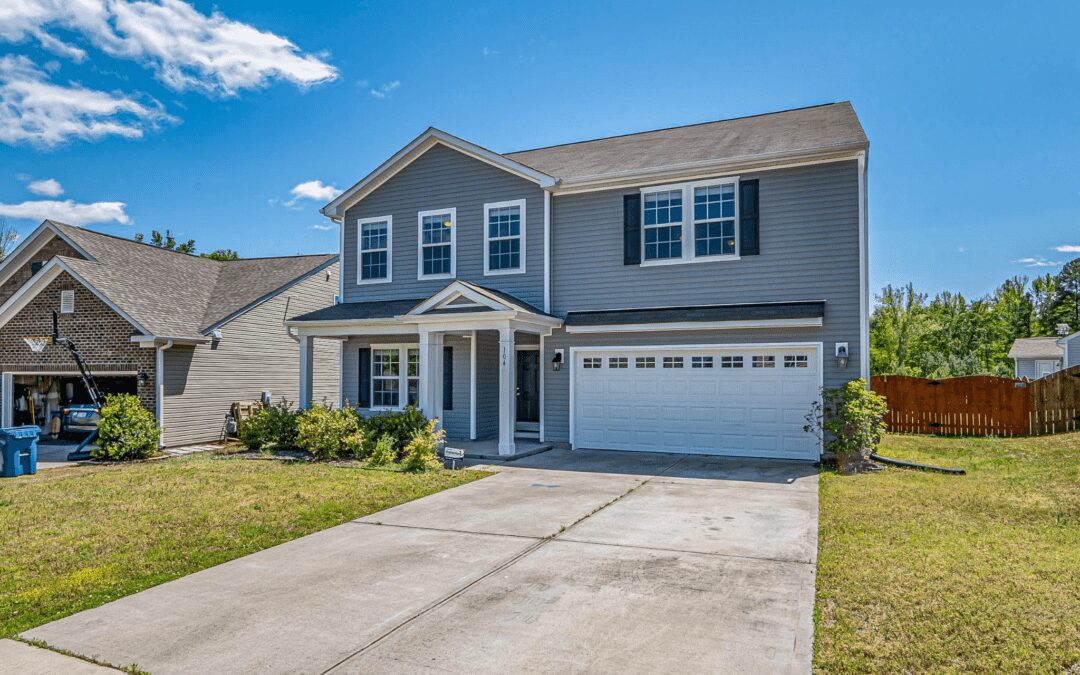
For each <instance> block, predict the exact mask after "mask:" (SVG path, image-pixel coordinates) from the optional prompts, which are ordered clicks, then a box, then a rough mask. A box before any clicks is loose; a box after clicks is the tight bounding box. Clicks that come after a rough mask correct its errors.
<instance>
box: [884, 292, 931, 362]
mask: <svg viewBox="0 0 1080 675" xmlns="http://www.w3.org/2000/svg"><path fill="white" fill-rule="evenodd" d="M925 304H926V294H925V293H917V292H916V291H915V287H914V286H913V285H912V284H910V283H909V284H908V285H906V286H901V287H900V288H894V287H893V286H891V285H889V286H886V287H885V288H883V289H881V295H879V296H878V303H877V306H876V307H874V312H873V315H872V316H871V317H870V370H871V372H873V373H879V374H880V373H892V374H909V375H912V374H916V373H914V372H911V371H912V365H913V364H914V363H915V361H914V360H913V358H912V357H913V356H914V355H913V354H912V346H913V344H915V343H916V342H917V341H918V340H919V339H920V338H921V337H922V335H923V334H924V333H925V332H926V330H927V329H928V327H929V326H928V323H927V316H926V306H925Z"/></svg>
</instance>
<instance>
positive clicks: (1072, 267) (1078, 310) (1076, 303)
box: [1051, 258, 1080, 330]
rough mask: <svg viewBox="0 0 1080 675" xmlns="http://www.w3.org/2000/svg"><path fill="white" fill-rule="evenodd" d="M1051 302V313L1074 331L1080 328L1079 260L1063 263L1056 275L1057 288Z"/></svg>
mask: <svg viewBox="0 0 1080 675" xmlns="http://www.w3.org/2000/svg"><path fill="white" fill-rule="evenodd" d="M1055 290H1056V292H1055V293H1054V299H1053V301H1052V302H1051V307H1052V308H1053V313H1054V315H1055V316H1056V317H1058V318H1060V319H1061V320H1060V321H1058V323H1067V324H1069V326H1070V327H1071V328H1072V329H1073V330H1076V329H1077V327H1080V258H1074V259H1072V260H1070V261H1069V262H1067V263H1065V266H1064V267H1062V268H1061V272H1060V273H1059V274H1058V275H1057V288H1056V289H1055Z"/></svg>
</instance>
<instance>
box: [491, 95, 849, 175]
mask: <svg viewBox="0 0 1080 675" xmlns="http://www.w3.org/2000/svg"><path fill="white" fill-rule="evenodd" d="M844 103H847V104H848V105H851V100H850V99H845V100H843V101H830V102H828V103H816V104H814V105H804V106H799V107H797V108H785V109H784V110H772V111H770V112H763V113H754V114H752V115H739V116H738V117H727V118H724V119H720V120H708V121H705V122H691V123H690V124H676V125H675V126H670V127H661V128H659V129H647V130H645V131H631V132H628V133H625V134H612V135H610V136H600V137H597V138H587V139H584V140H580V141H571V142H569V143H554V144H552V145H543V146H540V147H538V148H527V149H525V150H512V151H510V152H504V153H502V154H503V155H504V156H510V155H521V154H524V153H527V152H536V151H537V150H550V149H552V148H563V147H567V146H571V145H582V144H584V143H594V142H596V141H608V140H611V139H614V138H628V137H630V136H641V135H642V134H654V133H657V132H659V131H671V130H673V129H688V128H690V127H701V126H705V125H706V124H721V123H723V122H735V121H738V120H747V119H753V118H754V117H768V116H769V115H781V114H783V113H789V112H798V111H800V110H812V109H814V108H827V107H828V106H832V105H843V104H844ZM517 161H520V160H517Z"/></svg>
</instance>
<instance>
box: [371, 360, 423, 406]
mask: <svg viewBox="0 0 1080 675" xmlns="http://www.w3.org/2000/svg"><path fill="white" fill-rule="evenodd" d="M419 400H420V349H419V347H414V346H408V345H404V346H400V345H387V346H379V347H373V348H372V350H371V404H372V405H371V407H372V408H402V407H404V406H406V405H416V404H417V403H418V402H419Z"/></svg>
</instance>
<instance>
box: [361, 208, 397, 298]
mask: <svg viewBox="0 0 1080 675" xmlns="http://www.w3.org/2000/svg"><path fill="white" fill-rule="evenodd" d="M393 223H394V219H393V217H392V216H382V217H379V218H361V219H360V220H359V221H357V232H358V238H359V241H358V244H357V245H358V246H359V260H358V261H357V278H356V283H358V284H378V283H387V282H389V281H390V280H391V279H392V278H393V277H392V270H391V264H392V260H391V240H392V236H391V233H392V231H393Z"/></svg>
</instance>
